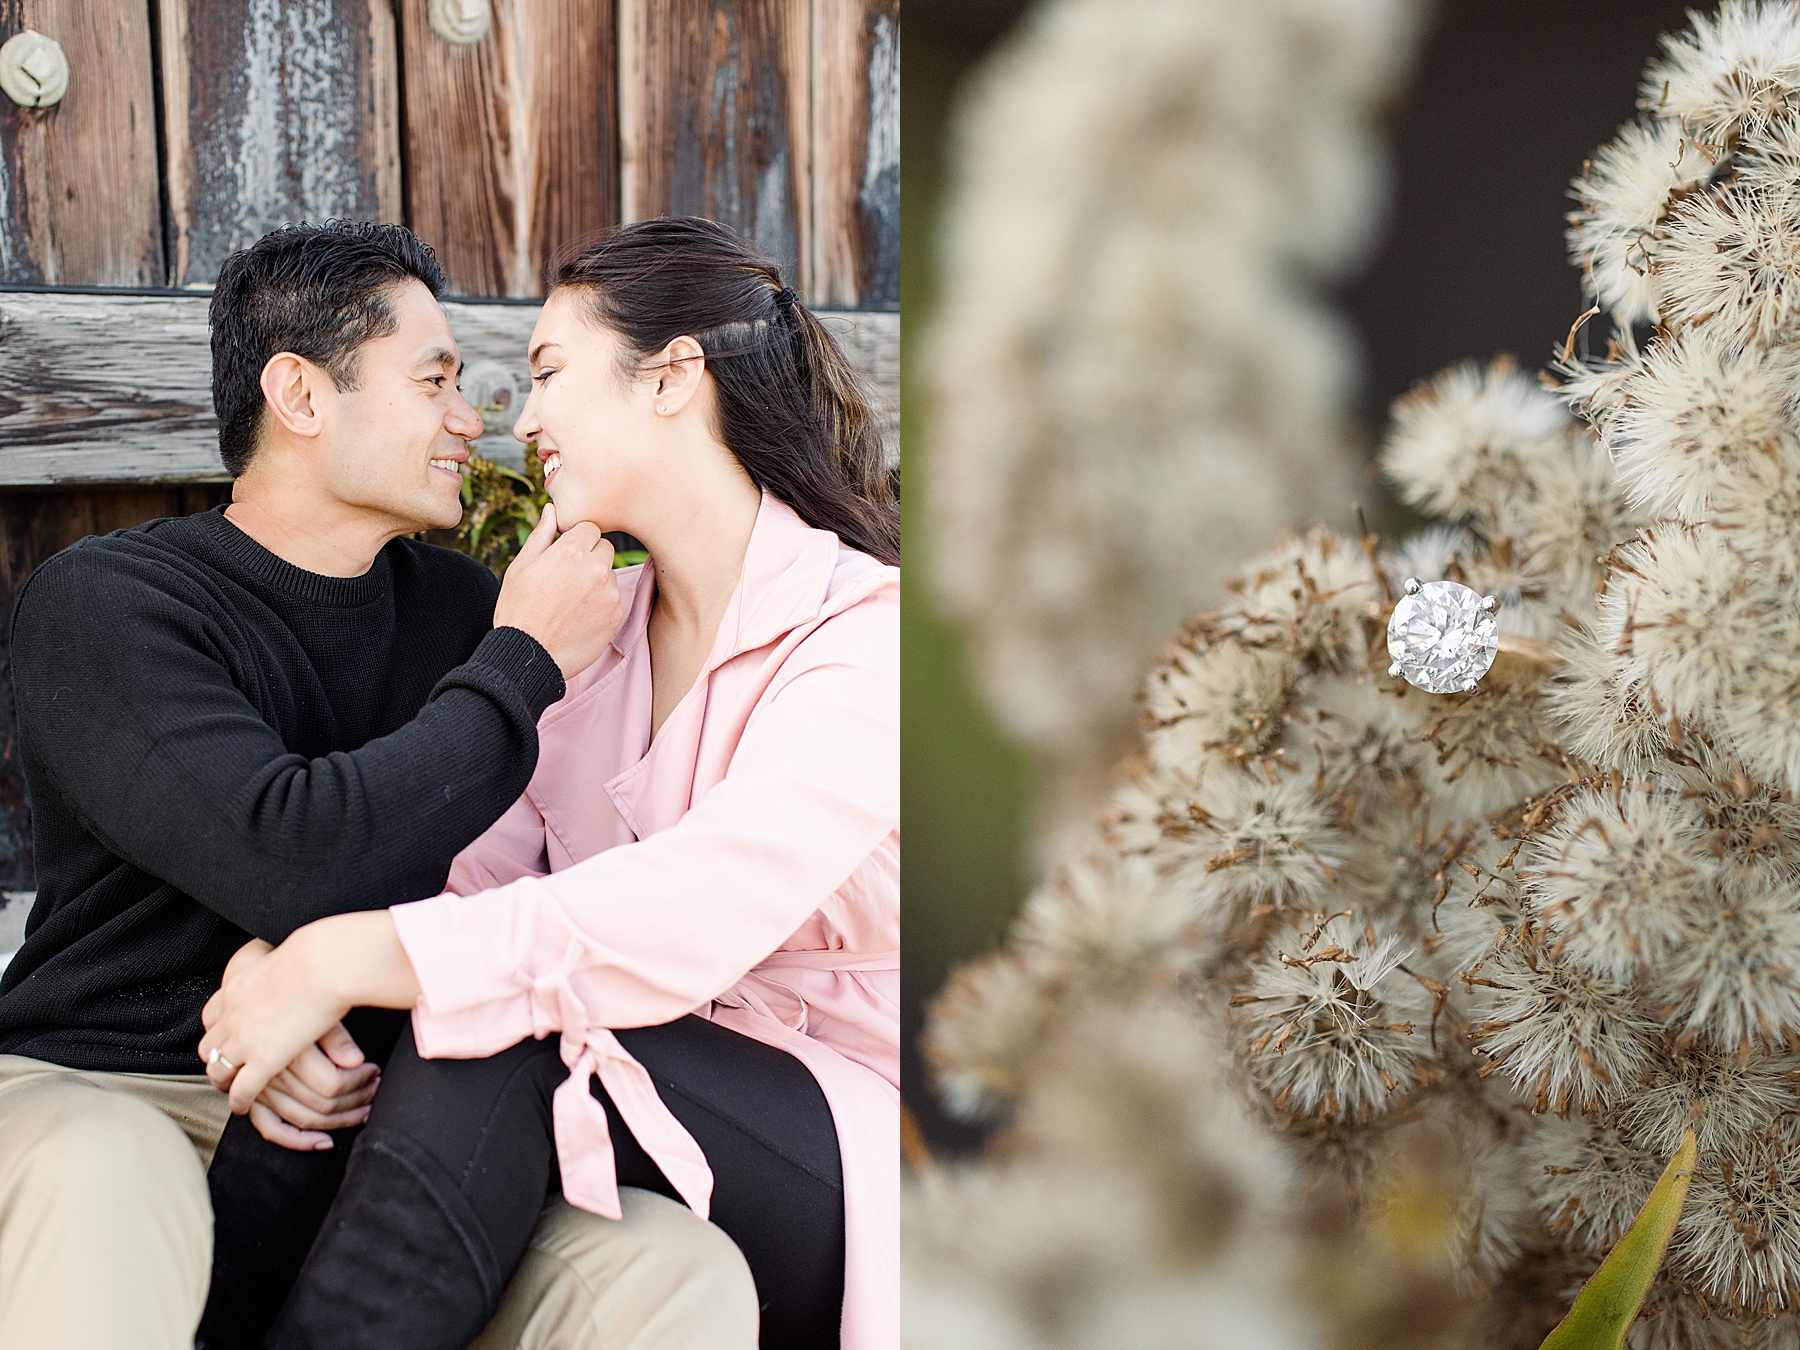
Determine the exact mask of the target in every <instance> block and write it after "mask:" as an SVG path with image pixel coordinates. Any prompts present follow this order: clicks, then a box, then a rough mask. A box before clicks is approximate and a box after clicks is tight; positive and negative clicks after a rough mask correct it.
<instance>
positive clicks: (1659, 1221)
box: [1541, 1130, 1695, 1350]
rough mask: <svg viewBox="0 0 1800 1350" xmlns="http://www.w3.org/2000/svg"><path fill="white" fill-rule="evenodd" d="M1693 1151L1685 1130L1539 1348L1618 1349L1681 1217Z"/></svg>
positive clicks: (1690, 1133)
mask: <svg viewBox="0 0 1800 1350" xmlns="http://www.w3.org/2000/svg"><path fill="white" fill-rule="evenodd" d="M1694 1151H1695V1144H1694V1132H1693V1131H1692V1130H1689V1131H1688V1132H1687V1134H1686V1135H1685V1136H1684V1137H1683V1138H1682V1141H1681V1147H1680V1148H1678V1149H1676V1150H1675V1156H1674V1157H1673V1158H1670V1159H1669V1165H1668V1166H1667V1167H1665V1168H1664V1169H1663V1174H1662V1179H1661V1180H1659V1181H1658V1182H1657V1183H1656V1189H1655V1190H1653V1191H1651V1192H1650V1198H1649V1199H1648V1200H1646V1201H1644V1207H1643V1208H1642V1209H1641V1210H1639V1211H1638V1216H1637V1221H1636V1222H1635V1223H1633V1224H1632V1225H1631V1228H1630V1230H1629V1231H1628V1232H1627V1233H1626V1234H1625V1236H1624V1237H1622V1238H1620V1239H1619V1242H1618V1245H1617V1246H1616V1247H1614V1248H1613V1249H1612V1251H1611V1252H1609V1253H1608V1254H1607V1257H1606V1260H1605V1261H1604V1262H1603V1263H1602V1264H1601V1266H1600V1269H1599V1270H1597V1271H1595V1272H1594V1276H1593V1278H1592V1279H1590V1280H1589V1281H1588V1282H1587V1283H1586V1284H1585V1285H1583V1286H1582V1290H1581V1293H1580V1295H1578V1296H1577V1297H1576V1299H1575V1306H1574V1307H1572V1308H1570V1309H1569V1315H1568V1316H1567V1317H1565V1318H1563V1320H1562V1321H1561V1322H1559V1323H1557V1325H1556V1330H1554V1331H1552V1332H1551V1333H1550V1334H1549V1335H1548V1336H1547V1337H1545V1338H1544V1344H1543V1346H1542V1347H1541V1350H1620V1347H1622V1346H1623V1345H1624V1344H1625V1332H1626V1330H1627V1329H1628V1328H1629V1327H1630V1326H1631V1322H1632V1319H1633V1318H1635V1317H1636V1316H1637V1315H1638V1309H1639V1308H1641V1307H1643V1306H1644V1296H1645V1295H1646V1294H1648V1293H1649V1292H1650V1285H1651V1282H1652V1281H1653V1280H1655V1279H1656V1272H1657V1271H1658V1270H1660V1269H1661V1268H1662V1260H1663V1253H1664V1252H1665V1251H1667V1250H1668V1247H1669V1237H1670V1235H1671V1234H1673V1233H1674V1231H1675V1223H1676V1221H1677V1220H1678V1219H1680V1218H1681V1206H1682V1204H1683V1203H1684V1202H1685V1201H1686V1200H1687V1192H1688V1183H1689V1182H1690V1181H1692V1180H1693V1179H1694Z"/></svg>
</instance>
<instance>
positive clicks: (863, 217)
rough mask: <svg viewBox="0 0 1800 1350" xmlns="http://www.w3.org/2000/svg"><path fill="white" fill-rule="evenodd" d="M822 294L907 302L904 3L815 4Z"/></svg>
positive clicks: (848, 302) (816, 253)
mask: <svg viewBox="0 0 1800 1350" xmlns="http://www.w3.org/2000/svg"><path fill="white" fill-rule="evenodd" d="M812 53H813V54H812V62H813V74H812V86H813V87H812V118H813V122H812V139H813V147H812V163H813V188H812V202H813V230H812V294H813V297H814V300H815V302H816V303H818V304H821V305H842V306H848V307H854V308H865V309H897V308H899V304H900V3H899V0H813V23H812Z"/></svg>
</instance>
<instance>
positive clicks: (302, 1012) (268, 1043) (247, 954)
mask: <svg viewBox="0 0 1800 1350" xmlns="http://www.w3.org/2000/svg"><path fill="white" fill-rule="evenodd" d="M301 956H302V954H301V953H299V952H297V951H292V950H290V949H289V947H288V946H286V945H284V946H282V947H281V948H273V947H271V946H270V945H269V944H268V943H266V942H263V941H260V940H258V941H254V942H250V943H248V944H246V945H245V946H244V947H242V948H240V949H239V950H238V952H237V954H236V955H235V956H233V957H232V958H231V962H230V964H229V965H227V966H226V967H225V977H224V979H223V980H222V981H221V983H220V986H219V989H218V991H217V992H216V993H215V994H214V995H213V996H212V997H211V998H210V999H208V1000H207V1002H206V1007H205V1008H204V1009H202V1010H201V1013H200V1020H201V1022H202V1023H203V1024H204V1025H205V1027H206V1035H205V1036H204V1037H203V1038H202V1039H201V1042H200V1058H201V1060H202V1061H205V1062H206V1076H207V1078H208V1079H210V1080H211V1081H212V1084H213V1086H214V1087H216V1088H218V1089H219V1090H220V1091H221V1092H228V1093H229V1094H230V1096H231V1109H232V1111H233V1113H234V1114H237V1115H243V1114H245V1113H246V1112H248V1113H249V1116H250V1121H251V1124H253V1125H254V1126H255V1127H256V1130H257V1133H259V1134H261V1135H262V1137H263V1138H265V1139H267V1140H269V1141H270V1142H271V1143H275V1144H280V1145H282V1146H283V1147H286V1148H292V1149H300V1150H312V1149H324V1148H330V1147H331V1138H330V1136H329V1135H328V1134H326V1133H325V1131H328V1130H340V1129H344V1128H345V1127H347V1126H350V1125H360V1124H361V1123H362V1122H363V1121H364V1120H365V1119H367V1118H368V1114H369V1102H370V1100H371V1099H372V1098H373V1097H374V1095H375V1089H376V1087H377V1086H378V1084H379V1081H380V1070H379V1069H378V1068H377V1067H376V1066H375V1065H373V1064H370V1063H367V1062H366V1061H365V1060H364V1058H363V1054H362V1051H361V1049H359V1048H358V1046H357V1044H356V1042H355V1041H354V1040H352V1039H351V1037H350V1033H349V1032H347V1031H345V1030H344V1024H343V1022H342V1021H341V1020H340V1019H341V1018H342V1016H343V1014H344V1013H345V1012H347V1011H348V1009H347V1008H338V1007H335V1006H334V1000H333V999H332V997H331V996H330V995H329V993H327V992H325V991H323V990H321V989H320V988H319V987H318V985H317V983H316V982H315V981H313V980H311V979H310V976H309V972H307V971H305V970H304V969H301V968H300V967H303V966H304V964H305V962H304V961H303V959H301ZM215 1051H216V1052H218V1053H217V1056H216V1057H215V1054H214V1052H215Z"/></svg>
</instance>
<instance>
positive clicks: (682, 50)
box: [619, 0, 812, 295]
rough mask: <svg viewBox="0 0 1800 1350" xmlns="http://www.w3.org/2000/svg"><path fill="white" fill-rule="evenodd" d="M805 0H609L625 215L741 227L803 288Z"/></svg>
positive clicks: (806, 237) (807, 226) (807, 220)
mask: <svg viewBox="0 0 1800 1350" xmlns="http://www.w3.org/2000/svg"><path fill="white" fill-rule="evenodd" d="M811 26H812V25H811V9H810V0H735V2H734V0H619V137H620V139H619V182H620V205H621V211H622V215H623V218H624V219H626V220H645V219H649V218H650V217H653V216H663V215H670V216H680V215H697V216H708V217H710V218H712V219H714V220H719V221H723V222H724V223H726V224H727V225H730V226H732V227H734V228H735V229H737V230H739V231H741V232H743V233H744V234H745V235H746V236H748V237H749V239H750V240H751V241H752V242H753V243H754V244H755V245H756V246H757V247H758V248H760V249H761V250H762V251H763V252H765V253H767V254H768V255H769V256H770V257H772V258H774V259H775V261H776V262H777V263H779V264H780V266H781V269H782V275H783V277H784V279H786V280H787V281H788V282H789V284H791V285H793V286H794V288H795V289H796V290H798V291H800V292H801V293H802V294H807V295H810V294H811V289H810V283H809V279H808V277H807V275H806V272H805V271H804V270H803V267H802V264H803V263H805V262H807V261H808V260H809V259H810V257H811V233H812V221H811V210H812V207H811V198H812V162H811V156H812V148H811V142H812V115H811V93H812V67H811V62H810V52H809V35H810V31H811Z"/></svg>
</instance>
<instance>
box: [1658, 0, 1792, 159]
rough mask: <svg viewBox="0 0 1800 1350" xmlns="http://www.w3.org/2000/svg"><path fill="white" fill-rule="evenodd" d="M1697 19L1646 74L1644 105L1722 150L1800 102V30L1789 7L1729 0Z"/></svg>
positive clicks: (1767, 0)
mask: <svg viewBox="0 0 1800 1350" xmlns="http://www.w3.org/2000/svg"><path fill="white" fill-rule="evenodd" d="M1689 17H1690V18H1691V20H1692V27H1691V28H1690V30H1689V31H1687V32H1685V33H1672V34H1669V35H1667V36H1665V37H1664V38H1663V40H1662V46H1663V54H1662V56H1661V57H1659V58H1658V59H1657V60H1655V61H1652V62H1651V63H1650V66H1649V68H1648V69H1647V70H1646V71H1645V72H1644V82H1643V85H1642V86H1641V88H1640V91H1639V95H1638V104H1639V106H1640V107H1642V108H1644V109H1646V110H1647V111H1650V112H1652V113H1653V114H1655V115H1656V116H1658V117H1661V118H1664V119H1667V120H1669V121H1671V122H1675V123H1676V124H1678V125H1679V126H1682V127H1684V128H1685V129H1686V130H1687V132H1688V133H1689V134H1690V135H1691V136H1693V137H1694V138H1695V139H1696V140H1697V141H1698V142H1700V143H1701V144H1702V145H1705V146H1707V147H1709V148H1712V149H1715V150H1720V149H1725V148H1728V147H1731V146H1734V145H1736V144H1737V142H1738V141H1739V139H1740V138H1742V137H1744V136H1746V135H1750V134H1753V133H1754V132H1756V131H1757V130H1759V129H1760V128H1761V127H1763V126H1765V125H1766V124H1767V123H1768V122H1770V121H1771V120H1773V119H1774V118H1777V117H1779V116H1780V115H1781V114H1783V113H1785V112H1788V111H1791V110H1792V109H1794V108H1795V107H1796V106H1800V28H1796V25H1795V23H1794V19H1793V15H1792V13H1791V11H1790V10H1789V7H1788V6H1787V5H1785V4H1781V3H1778V2H1777V0H1725V3H1723V4H1721V5H1720V6H1719V9H1718V12H1717V13H1716V14H1710V15H1708V14H1697V13H1694V12H1692V11H1690V12H1689Z"/></svg>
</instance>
